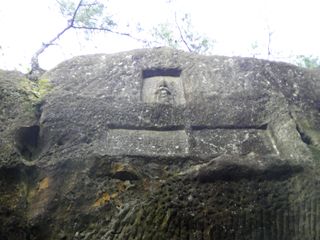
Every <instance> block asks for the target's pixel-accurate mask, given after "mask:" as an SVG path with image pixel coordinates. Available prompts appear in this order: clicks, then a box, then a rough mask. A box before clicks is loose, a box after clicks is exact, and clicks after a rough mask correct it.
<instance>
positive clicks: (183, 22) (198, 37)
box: [151, 14, 214, 53]
mask: <svg viewBox="0 0 320 240" xmlns="http://www.w3.org/2000/svg"><path fill="white" fill-rule="evenodd" d="M151 34H152V36H153V38H154V43H155V44H156V45H165V46H170V47H173V48H178V49H184V50H188V51H190V52H196V53H208V52H209V51H210V50H211V49H212V48H213V45H214V41H213V40H211V39H209V38H207V37H206V36H204V35H202V34H200V33H198V32H196V31H195V30H194V27H193V26H192V22H191V16H190V14H185V15H184V16H183V17H182V18H181V19H180V20H178V19H177V16H175V23H174V24H172V23H168V22H167V23H162V24H159V25H157V26H156V27H154V28H153V30H152V33H151ZM155 44H151V45H155Z"/></svg>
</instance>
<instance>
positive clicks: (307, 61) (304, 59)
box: [296, 55, 320, 68]
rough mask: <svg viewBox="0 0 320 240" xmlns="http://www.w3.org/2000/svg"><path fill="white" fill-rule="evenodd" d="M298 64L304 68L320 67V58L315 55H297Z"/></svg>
mask: <svg viewBox="0 0 320 240" xmlns="http://www.w3.org/2000/svg"><path fill="white" fill-rule="evenodd" d="M296 64H297V65H298V66H300V67H304V68H319V67H320V58H319V57H317V56H313V55H309V56H306V55H299V56H297V57H296Z"/></svg>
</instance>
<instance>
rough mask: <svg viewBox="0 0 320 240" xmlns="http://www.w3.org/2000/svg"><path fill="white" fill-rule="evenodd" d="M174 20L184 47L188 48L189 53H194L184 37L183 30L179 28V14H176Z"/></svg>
mask: <svg viewBox="0 0 320 240" xmlns="http://www.w3.org/2000/svg"><path fill="white" fill-rule="evenodd" d="M174 20H175V23H176V26H177V28H178V31H179V34H180V38H181V40H182V42H183V43H184V45H186V47H187V48H188V51H189V52H192V49H191V48H190V47H189V44H188V43H187V41H186V40H185V39H184V37H183V34H182V31H181V28H180V26H179V24H178V20H177V13H174Z"/></svg>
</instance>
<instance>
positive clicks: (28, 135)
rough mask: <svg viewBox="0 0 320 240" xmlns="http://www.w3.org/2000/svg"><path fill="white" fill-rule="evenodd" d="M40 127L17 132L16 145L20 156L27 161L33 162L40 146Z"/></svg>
mask: <svg viewBox="0 0 320 240" xmlns="http://www.w3.org/2000/svg"><path fill="white" fill-rule="evenodd" d="M39 132H40V127H39V126H38V125H34V126H30V127H21V128H19V129H18V130H17V131H16V134H15V143H16V147H17V149H18V150H19V152H20V154H21V155H22V156H23V157H24V158H25V159H27V160H32V159H33V157H34V155H35V154H36V151H37V148H38V146H39Z"/></svg>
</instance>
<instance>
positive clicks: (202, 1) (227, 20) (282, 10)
mask: <svg viewBox="0 0 320 240" xmlns="http://www.w3.org/2000/svg"><path fill="white" fill-rule="evenodd" d="M106 2H107V1H106ZM0 3H1V5H0V6H1V8H0V29H1V37H0V46H1V48H2V49H1V51H0V57H1V58H0V68H4V69H18V70H21V71H27V67H28V63H29V61H30V58H31V56H32V54H33V53H34V52H35V51H36V50H37V49H38V48H39V47H40V46H41V44H42V42H46V41H48V40H50V39H51V38H52V37H54V36H55V35H56V33H57V32H59V31H60V30H61V29H63V27H65V25H66V20H65V19H64V18H63V17H62V16H61V15H60V14H59V10H58V9H57V6H56V4H55V0H0ZM107 6H109V8H110V12H111V13H112V14H113V16H114V17H115V19H116V20H118V21H120V22H121V23H122V24H124V25H125V24H126V23H131V25H132V26H133V25H134V24H135V23H136V22H140V23H141V25H142V27H144V28H146V29H147V28H151V27H152V26H153V25H156V24H158V23H161V22H166V21H172V20H173V16H174V9H175V10H176V11H177V14H178V15H179V14H180V15H181V16H182V14H184V13H190V14H191V18H192V23H193V25H194V29H195V30H197V31H198V32H200V33H203V34H206V35H207V36H208V37H210V38H212V39H214V40H215V41H216V45H215V48H214V54H220V55H240V56H252V55H253V50H252V44H254V43H255V42H256V43H257V45H258V48H257V50H256V52H257V53H259V54H260V55H259V57H262V58H266V57H267V42H268V32H273V35H272V38H271V50H272V54H273V55H274V58H275V59H276V60H278V59H279V60H285V59H286V58H288V57H292V56H293V55H300V54H305V55H317V56H320V44H319V43H320V32H319V26H318V25H319V23H320V14H319V11H320V1H319V0H303V1H301V0H291V1H289V0H241V1H240V0H197V1H192V0H176V1H175V2H174V3H173V4H171V5H169V4H167V3H166V0H110V1H108V3H107ZM80 35H81V34H80ZM80 35H79V33H76V32H74V31H70V32H69V33H67V34H65V35H64V36H63V37H62V38H61V39H60V40H59V41H58V42H57V45H56V46H52V47H50V48H49V49H48V50H47V51H46V52H45V53H44V54H43V55H42V56H41V58H40V64H41V65H42V66H43V67H44V68H46V69H50V68H52V67H54V66H55V65H56V64H58V63H59V62H61V61H63V60H65V59H67V58H70V57H72V56H75V55H81V54H87V53H97V52H106V53H114V52H118V51H124V50H129V49H133V48H139V47H142V45H141V44H140V43H138V42H135V41H133V40H132V39H128V38H125V37H119V36H114V35H112V34H108V35H102V34H96V35H95V36H94V37H93V39H92V40H91V41H83V38H82V36H80Z"/></svg>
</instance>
